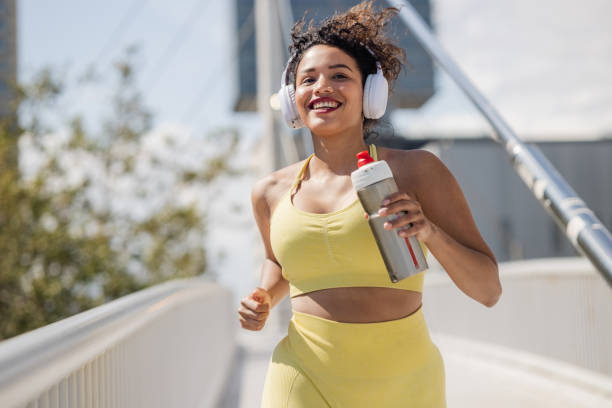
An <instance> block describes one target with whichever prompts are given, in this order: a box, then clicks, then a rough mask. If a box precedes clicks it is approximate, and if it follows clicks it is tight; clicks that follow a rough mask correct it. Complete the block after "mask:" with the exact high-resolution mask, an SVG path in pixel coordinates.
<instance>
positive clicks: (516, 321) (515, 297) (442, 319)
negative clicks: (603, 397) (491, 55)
mask: <svg viewBox="0 0 612 408" xmlns="http://www.w3.org/2000/svg"><path fill="white" fill-rule="evenodd" d="M499 269H500V279H501V282H502V287H503V294H502V296H501V299H500V301H499V303H498V304H496V305H495V307H493V308H492V309H487V308H483V307H482V306H481V305H479V304H477V303H476V302H474V301H473V300H471V299H469V298H468V297H467V296H465V295H464V294H463V293H462V292H460V291H459V290H457V287H456V286H455V285H454V284H453V282H452V281H451V280H450V278H449V277H448V276H447V275H446V274H445V273H428V274H426V277H425V291H424V298H423V303H424V309H423V310H424V313H425V318H426V319H427V322H428V324H429V326H430V328H431V329H432V330H433V331H436V332H440V333H444V334H446V335H452V336H456V337H459V338H463V339H469V340H475V341H478V342H485V343H488V344H495V345H498V346H504V347H508V348H510V349H514V350H523V351H526V352H529V353H533V354H535V355H539V356H542V357H548V358H550V359H554V360H560V361H564V362H566V363H569V364H572V365H575V366H578V367H582V368H584V369H587V370H591V371H593V372H599V373H601V374H603V375H605V376H608V378H610V379H612V324H611V323H612V295H611V294H610V288H609V286H608V285H607V284H606V281H605V280H604V279H603V278H602V277H601V276H600V275H599V274H598V273H597V271H596V270H595V268H594V267H593V265H592V264H591V263H590V262H589V261H588V260H587V259H586V258H550V259H534V260H526V261H516V262H506V263H501V264H500V268H499ZM431 272H433V271H431Z"/></svg>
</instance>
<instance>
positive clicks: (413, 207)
mask: <svg viewBox="0 0 612 408" xmlns="http://www.w3.org/2000/svg"><path fill="white" fill-rule="evenodd" d="M393 214H395V215H396V216H397V217H396V218H395V219H393V220H392V221H391V220H390V221H387V222H385V224H384V227H385V229H389V230H391V229H398V228H399V229H400V230H399V231H398V235H399V236H400V237H404V238H408V237H410V236H412V235H416V237H417V238H418V239H419V240H421V241H423V242H425V241H427V239H428V238H429V236H430V235H431V234H432V233H433V231H434V228H435V227H434V225H433V223H432V222H431V221H429V220H428V219H427V217H425V214H424V213H423V209H422V208H421V204H420V203H419V202H418V201H417V200H415V199H414V198H412V197H411V196H410V195H408V194H407V193H401V192H397V193H393V194H391V195H389V196H388V197H386V198H385V199H384V200H383V202H382V205H381V207H380V210H378V215H380V216H381V217H387V216H390V215H393Z"/></svg>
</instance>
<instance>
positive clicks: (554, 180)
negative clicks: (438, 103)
mask: <svg viewBox="0 0 612 408" xmlns="http://www.w3.org/2000/svg"><path fill="white" fill-rule="evenodd" d="M387 2H388V3H390V4H391V5H392V6H394V7H397V8H398V9H399V15H400V17H401V18H402V20H404V23H405V24H406V26H407V28H408V29H409V30H410V31H411V32H412V34H413V35H414V36H415V37H416V39H417V40H418V41H419V42H420V43H421V45H422V46H423V48H425V50H426V51H427V52H428V53H429V55H431V56H432V58H434V59H435V60H436V61H437V63H438V64H439V65H440V66H441V67H442V68H444V70H445V71H446V72H447V73H448V74H449V75H450V76H451V78H453V80H454V81H455V83H456V84H457V85H458V86H459V88H461V89H462V90H463V91H464V92H465V94H466V95H467V96H468V97H469V98H470V99H471V101H472V102H473V103H474V105H475V106H476V108H477V109H478V110H479V111H480V112H481V113H482V114H483V115H484V117H485V118H486V120H487V121H488V122H489V123H490V124H491V126H492V127H493V129H494V130H495V132H496V133H495V134H494V136H493V139H494V140H495V141H497V142H498V143H499V144H501V145H502V146H503V147H504V148H505V149H506V152H507V153H508V154H509V155H510V160H511V162H512V165H513V167H514V169H515V170H516V171H517V173H518V174H519V176H520V178H521V179H522V180H523V182H524V183H525V184H526V185H527V187H528V188H529V189H530V190H531V191H532V193H533V194H534V195H535V197H536V198H537V199H538V201H539V202H540V204H542V206H543V207H544V209H545V210H546V211H548V213H549V214H550V215H551V216H552V217H553V219H554V220H555V221H556V222H557V225H559V227H560V228H561V229H562V230H563V231H564V233H565V235H566V236H567V238H568V239H569V241H570V242H571V243H572V245H573V246H574V248H576V249H577V250H578V251H579V252H580V253H582V254H583V255H585V256H586V257H587V258H588V259H589V260H590V261H591V262H592V263H593V265H594V266H595V268H597V270H598V271H599V272H600V273H601V275H602V276H603V277H604V278H605V279H606V281H607V282H608V284H609V285H610V286H611V287H612V234H610V231H608V230H607V229H606V227H605V226H604V225H603V224H602V222H601V221H600V220H599V218H597V216H596V215H595V214H594V213H593V211H591V210H590V209H589V208H588V207H587V206H586V204H585V203H584V201H582V199H581V198H580V197H578V195H577V194H576V192H575V191H574V190H573V189H572V188H571V187H570V185H569V184H568V183H567V182H566V181H565V179H564V178H563V177H562V176H561V175H560V174H559V172H557V170H556V169H555V167H554V166H553V165H552V164H551V163H550V162H549V161H548V159H546V157H545V156H544V154H542V152H541V151H540V150H539V149H538V148H537V147H536V146H535V145H533V144H525V143H523V141H522V140H521V139H519V138H518V137H517V136H516V134H515V133H514V131H513V130H512V129H511V128H510V126H509V125H508V124H507V123H506V122H505V121H504V120H503V119H502V117H501V116H500V115H499V114H498V113H497V111H496V110H495V109H494V108H493V106H491V104H490V103H489V102H488V101H487V100H486V99H485V97H484V96H483V95H482V94H481V93H480V92H479V91H478V90H477V89H476V87H475V86H474V85H473V84H472V83H471V81H470V80H469V79H468V78H467V77H466V76H465V75H464V74H463V72H462V71H461V69H460V68H459V66H458V65H457V64H455V62H454V61H453V59H452V58H451V57H450V56H449V55H448V53H447V52H446V51H445V50H444V49H443V48H442V46H441V45H440V43H439V42H438V40H436V38H435V37H434V36H433V34H432V32H431V30H430V28H429V27H428V26H427V25H426V24H425V22H424V21H423V19H422V18H421V16H420V15H419V14H418V13H417V11H416V10H415V9H414V7H412V5H411V4H409V3H408V2H406V1H404V0H387Z"/></svg>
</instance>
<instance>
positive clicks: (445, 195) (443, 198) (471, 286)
mask: <svg viewBox="0 0 612 408" xmlns="http://www.w3.org/2000/svg"><path fill="white" fill-rule="evenodd" d="M412 153H413V154H417V155H418V156H416V158H417V160H418V163H419V165H418V168H417V169H416V173H412V174H411V175H410V177H407V175H406V174H404V175H403V176H402V175H400V177H399V180H398V181H399V183H398V184H399V185H400V191H401V192H402V191H407V189H405V188H404V187H407V186H410V187H411V188H412V190H411V191H414V194H413V195H414V197H412V196H410V195H409V194H407V193H398V194H396V195H394V196H392V197H390V198H391V200H390V201H391V203H390V204H388V205H387V206H385V207H386V208H385V207H383V209H382V210H381V211H382V213H381V215H388V214H391V213H396V212H398V211H402V210H403V211H408V213H407V214H406V215H404V216H402V217H399V218H398V219H397V220H395V221H394V222H393V223H390V224H391V225H390V228H399V227H402V226H406V225H407V224H408V223H410V222H412V223H414V226H413V227H412V228H409V229H407V230H406V231H403V232H401V233H400V235H405V236H410V235H416V236H417V238H419V239H420V240H421V241H422V242H424V243H425V245H427V247H428V248H429V250H430V251H431V253H432V254H433V255H434V256H435V257H436V259H437V260H438V261H439V262H440V264H441V265H442V266H443V267H444V269H445V270H446V272H447V273H448V275H449V276H450V278H451V279H452V280H453V282H454V283H455V285H457V287H458V288H459V289H461V290H462V291H463V292H464V293H465V294H466V295H468V296H470V297H471V298H473V299H474V300H476V301H478V302H480V303H482V304H483V305H485V306H488V307H491V306H493V305H495V303H497V301H498V300H499V297H500V296H501V291H502V288H501V283H500V281H499V272H498V268H497V261H496V259H495V256H494V255H493V252H492V251H491V249H490V248H489V247H488V246H487V244H486V242H485V241H484V239H483V238H482V236H481V235H480V232H479V231H478V228H477V226H476V223H475V222H474V219H473V217H472V214H471V212H470V209H469V206H468V204H467V202H466V200H465V197H464V195H463V192H462V191H461V188H460V187H459V184H458V183H457V181H456V180H455V178H454V177H453V175H452V173H451V172H450V171H449V170H448V168H447V167H446V166H445V165H444V163H442V162H441V161H440V159H438V158H437V157H436V156H435V155H434V154H432V153H429V152H427V151H413V152H412ZM414 157H415V156H413V157H412V160H414ZM415 180H419V181H418V182H417V183H416V184H415Z"/></svg>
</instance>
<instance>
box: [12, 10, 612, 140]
mask: <svg viewBox="0 0 612 408" xmlns="http://www.w3.org/2000/svg"><path fill="white" fill-rule="evenodd" d="M234 13H235V10H234V1H212V0H208V1H206V0H204V1H202V0H183V1H181V2H173V1H169V0H131V1H126V0H123V1H121V0H107V1H104V2H102V1H87V2H83V1H79V0H57V1H53V2H43V1H39V0H38V1H35V0H18V14H19V17H18V24H19V26H18V32H19V38H18V40H19V74H20V77H21V78H22V79H26V78H28V77H29V76H31V75H32V74H33V73H34V72H36V70H37V69H39V68H41V67H42V66H46V65H49V66H53V67H56V68H58V69H59V70H60V71H61V72H64V73H66V75H67V77H68V78H76V77H77V76H78V75H79V74H80V73H82V72H84V71H85V69H86V68H87V67H88V66H89V65H91V64H95V65H96V66H97V68H98V71H99V72H100V73H101V74H102V75H104V74H106V75H107V76H108V73H110V72H111V71H112V65H111V64H112V62H113V61H114V60H116V59H117V58H118V57H119V56H120V55H121V52H122V51H123V50H125V48H126V47H127V46H129V45H134V44H136V45H139V46H140V51H141V52H140V56H139V58H138V59H137V61H138V63H137V69H138V77H139V79H140V81H139V87H140V89H141V91H142V92H143V95H144V98H145V101H146V102H147V103H148V105H149V106H150V107H151V108H152V110H153V112H154V114H155V117H156V119H157V122H156V123H157V124H159V125H170V126H174V127H177V128H182V129H186V131H189V132H196V133H198V132H200V133H201V132H206V131H209V130H210V129H211V128H215V127H219V126H224V125H228V124H234V125H235V124H243V125H244V126H245V128H248V129H251V128H252V127H253V126H256V124H257V122H256V118H254V115H252V114H240V115H237V114H234V113H232V111H231V107H232V105H233V102H234V100H235V95H236V92H237V86H236V81H237V75H236V72H237V70H236V65H235V58H234V55H233V52H234V49H235V41H236V38H235V30H236V29H235V17H234ZM432 14H433V24H434V27H435V29H436V34H437V36H438V37H439V38H440V41H441V43H442V44H443V46H444V47H445V48H446V49H447V51H448V52H449V53H450V54H451V55H452V56H453V57H455V59H456V61H457V62H458V63H459V65H460V67H461V68H462V69H463V70H464V72H465V73H466V74H467V75H468V77H470V78H471V79H472V80H473V81H474V83H475V84H476V86H477V87H478V88H479V89H480V90H481V91H482V92H483V93H484V94H485V96H487V97H488V98H489V99H490V100H491V102H492V103H493V105H494V106H496V107H497V109H498V110H499V111H500V113H501V114H502V115H503V116H504V117H505V118H506V120H507V121H508V122H509V123H510V125H511V126H512V127H513V128H514V129H515V130H516V131H517V133H518V134H519V135H522V136H523V137H525V138H527V139H529V138H562V139H563V138H565V139H567V138H569V139H576V138H598V137H601V136H602V135H606V134H609V133H610V131H611V129H612V115H611V114H610V113H611V112H612V81H610V80H609V77H608V72H609V71H610V68H611V67H612V25H611V24H609V21H608V17H609V16H610V15H612V2H609V1H607V0H583V1H581V2H575V1H570V0H539V1H537V2H533V1H530V0H513V1H511V2H508V1H504V0H489V1H480V0H433V1H432ZM437 87H438V92H437V94H436V95H435V96H434V97H433V98H431V99H430V100H429V101H428V102H427V103H426V104H425V105H424V106H423V107H422V109H420V110H418V111H413V110H400V111H396V112H395V114H394V115H393V116H392V118H393V121H394V125H395V126H396V127H397V128H399V129H401V130H404V131H407V132H409V133H410V134H412V135H414V136H416V137H418V136H420V135H425V134H428V133H430V134H431V133H434V134H439V135H442V136H453V135H454V136H456V135H462V136H470V135H475V134H478V135H480V134H481V133H482V131H483V130H485V131H486V129H487V128H488V127H487V126H486V125H485V122H484V121H483V120H482V119H481V118H479V115H478V114H476V113H475V111H474V109H473V108H472V107H471V104H470V103H469V102H468V101H467V100H466V99H465V97H464V96H463V95H461V93H460V92H459V91H458V90H457V89H456V87H455V86H454V85H453V84H452V82H451V81H450V79H449V78H448V77H447V76H445V75H444V74H440V73H439V74H438V76H437ZM108 88H109V87H108V86H106V87H101V88H94V87H89V88H87V89H82V90H80V92H78V93H75V95H72V102H71V103H69V104H67V105H71V106H67V108H66V109H67V110H70V109H77V108H78V109H83V108H86V109H87V111H88V112H97V114H98V115H99V114H100V113H99V112H103V111H104V108H105V107H106V106H107V101H108V92H109V90H108ZM92 116H94V115H92ZM92 123H95V120H93V119H92Z"/></svg>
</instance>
